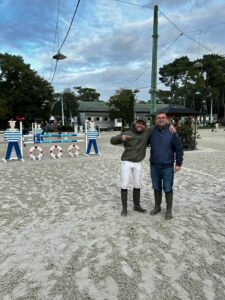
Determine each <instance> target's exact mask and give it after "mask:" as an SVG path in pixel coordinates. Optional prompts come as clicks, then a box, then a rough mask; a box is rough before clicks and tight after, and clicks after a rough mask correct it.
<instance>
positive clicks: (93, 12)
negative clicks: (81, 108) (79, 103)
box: [0, 0, 225, 100]
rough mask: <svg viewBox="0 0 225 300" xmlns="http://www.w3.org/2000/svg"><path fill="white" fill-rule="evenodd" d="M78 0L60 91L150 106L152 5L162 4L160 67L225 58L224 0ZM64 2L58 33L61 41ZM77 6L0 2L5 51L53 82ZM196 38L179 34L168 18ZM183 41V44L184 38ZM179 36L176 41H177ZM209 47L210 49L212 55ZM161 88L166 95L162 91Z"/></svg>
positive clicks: (39, 0) (45, 0)
mask: <svg viewBox="0 0 225 300" xmlns="http://www.w3.org/2000/svg"><path fill="white" fill-rule="evenodd" d="M122 2H123V0H121V2H120V0H118V1H116V0H81V3H80V6H79V9H78V13H77V15H76V17H75V21H74V23H73V26H72V29H71V31H70V34H69V36H68V39H67V40H66V43H65V44H64V46H63V48H62V50H61V52H62V53H63V54H64V55H66V56H67V59H66V60H63V61H59V64H58V68H57V72H56V75H55V78H54V81H53V86H54V88H55V90H56V91H59V92H60V91H62V90H63V89H64V88H68V87H69V88H72V87H74V86H78V85H81V86H84V87H93V88H96V89H97V90H98V91H99V92H100V93H101V99H102V100H108V99H109V97H110V95H112V94H113V93H114V92H115V90H117V89H119V88H133V89H135V88H140V90H141V92H140V94H139V96H138V97H139V99H142V100H148V99H149V94H148V91H149V88H146V87H148V86H149V85H150V73H151V72H150V68H151V52H152V22H153V21H152V19H153V6H154V4H158V5H159V9H160V11H161V12H162V13H161V12H159V54H158V56H159V61H158V66H159V67H160V66H162V65H163V64H167V63H169V62H171V61H173V60H174V59H175V58H177V57H180V56H182V55H188V56H189V57H190V58H191V59H197V58H198V57H201V56H202V55H203V54H205V53H210V50H211V51H214V52H215V53H219V54H222V55H224V54H225V51H224V48H225V1H224V0H189V1H183V0H159V1H152V0H124V2H130V3H134V4H139V5H131V4H128V3H122ZM58 3H59V18H58V34H56V38H55V32H56V18H57V7H58ZM76 3H77V0H60V1H59V2H58V0H32V1H31V0H0V28H1V30H0V52H1V53H4V52H7V53H10V54H16V55H21V56H23V58H24V60H25V62H26V63H30V64H31V67H32V68H33V69H35V70H37V71H38V73H39V74H40V75H41V76H43V77H45V78H46V79H47V80H51V77H52V73H53V69H54V62H52V59H51V57H52V55H53V54H55V53H56V52H57V49H58V44H59V45H60V44H61V43H62V40H63V38H64V37H65V34H66V31H67V29H68V26H69V24H70V21H71V18H72V15H73V12H74V9H75V6H76ZM164 15H166V16H167V17H168V18H169V19H170V20H171V21H172V22H174V24H175V25H176V26H178V28H179V29H180V30H181V31H182V32H184V33H187V34H188V35H189V36H190V37H191V38H193V39H195V40H197V41H199V40H200V42H201V44H203V45H204V46H205V48H203V47H202V46H198V45H197V44H196V43H195V42H193V40H191V39H190V38H188V37H186V36H185V35H182V36H180V32H179V31H178V30H177V29H176V28H175V26H173V25H172V24H171V23H170V22H169V21H168V20H167V19H166V18H165V16H164ZM179 36H180V37H179ZM178 37H179V38H178ZM207 48H208V49H209V50H207ZM158 88H164V87H163V85H162V84H160V83H159V84H158Z"/></svg>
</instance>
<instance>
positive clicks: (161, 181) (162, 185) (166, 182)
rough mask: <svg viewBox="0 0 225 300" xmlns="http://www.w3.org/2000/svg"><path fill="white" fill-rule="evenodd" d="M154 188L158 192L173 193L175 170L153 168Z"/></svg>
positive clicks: (170, 168)
mask: <svg viewBox="0 0 225 300" xmlns="http://www.w3.org/2000/svg"><path fill="white" fill-rule="evenodd" d="M151 179H152V188H153V190H154V191H156V192H161V191H162V190H163V191H164V192H165V193H171V192H173V179H174V168H173V167H169V168H160V167H156V166H151Z"/></svg>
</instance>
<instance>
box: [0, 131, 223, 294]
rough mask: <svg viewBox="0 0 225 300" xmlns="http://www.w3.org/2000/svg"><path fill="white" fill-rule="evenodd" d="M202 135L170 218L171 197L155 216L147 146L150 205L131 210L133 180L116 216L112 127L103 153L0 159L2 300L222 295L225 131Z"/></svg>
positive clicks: (179, 181) (189, 155)
mask: <svg viewBox="0 0 225 300" xmlns="http://www.w3.org/2000/svg"><path fill="white" fill-rule="evenodd" d="M114 134H115V133H114ZM200 134H201V137H202V138H201V139H200V140H199V145H198V146H199V150H197V151H192V152H186V153H185V163H184V166H183V169H182V171H181V172H180V173H179V174H177V175H176V178H175V201H174V202H175V203H174V219H173V220H171V221H166V220H165V219H164V214H165V203H164V205H163V209H162V213H161V214H159V215H157V216H150V215H149V210H150V207H152V206H153V192H152V190H151V182H150V178H149V162H148V158H149V150H148V154H147V158H146V159H145V161H144V163H143V167H144V174H143V189H142V204H143V206H144V207H146V208H147V209H148V213H147V214H144V215H142V214H140V213H138V212H134V211H133V210H132V199H131V192H132V185H130V189H129V197H130V200H129V215H128V216H127V218H124V217H121V216H120V210H121V205H120V183H119V170H120V155H121V153H122V147H118V146H111V145H110V143H109V139H110V137H111V136H112V133H103V134H102V136H101V138H100V140H99V146H100V149H101V152H102V154H103V156H102V157H90V158H88V157H85V156H84V155H81V156H80V157H79V158H75V159H72V158H70V157H69V156H68V154H67V153H65V155H64V156H63V157H62V159H61V160H55V161H54V160H53V159H51V158H50V157H49V155H46V156H45V157H44V158H43V160H42V161H31V160H30V159H29V157H27V158H26V161H25V162H24V163H23V162H19V161H10V162H9V163H7V164H4V163H3V162H0V176H1V186H0V299H1V300H11V299H17V300H28V299H29V300H35V299H41V300H45V299H46V300H51V299H54V300H62V299H63V300H91V299H96V300H104V299H107V300H116V299H120V300H151V299H152V300H177V299H182V300H188V299H194V300H203V299H206V300H213V299H215V300H223V299H225V131H223V130H222V129H221V130H220V131H219V132H217V133H213V132H210V131H209V130H202V131H200ZM49 147H50V146H49V145H45V146H44V148H45V149H47V148H49ZM67 147H68V145H67V146H64V147H63V148H64V149H65V150H66V148H67ZM27 148H28V147H27ZM81 150H82V151H81V153H83V149H81ZM4 151H5V149H4V147H3V146H2V145H0V157H3V155H4ZM27 152H28V149H26V153H27Z"/></svg>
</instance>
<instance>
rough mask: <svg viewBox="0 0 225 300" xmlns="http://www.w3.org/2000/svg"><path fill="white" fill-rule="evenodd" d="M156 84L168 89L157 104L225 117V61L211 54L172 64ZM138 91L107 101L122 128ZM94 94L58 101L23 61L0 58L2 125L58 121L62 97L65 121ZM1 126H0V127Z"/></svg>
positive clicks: (69, 94)
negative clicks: (19, 118) (52, 117)
mask: <svg viewBox="0 0 225 300" xmlns="http://www.w3.org/2000/svg"><path fill="white" fill-rule="evenodd" d="M159 75H160V78H159V80H160V81H161V83H162V84H164V85H165V87H166V89H164V90H163V89H159V90H158V92H157V101H158V102H161V103H162V102H163V103H168V104H181V105H185V106H187V107H192V108H194V109H196V110H199V111H201V110H202V109H203V103H205V104H204V105H205V106H206V107H207V108H208V112H209V106H210V103H211V102H210V101H211V99H212V100H213V102H212V103H213V111H214V112H215V113H218V115H219V117H224V116H225V98H224V93H225V57H224V56H220V55H216V54H210V55H204V56H203V57H202V58H201V59H199V60H197V61H196V60H193V61H191V60H190V59H189V58H188V57H187V56H183V57H180V58H177V59H175V60H174V61H173V62H171V63H169V64H166V65H164V66H163V67H161V68H160V69H159ZM138 92H139V91H138V90H132V89H120V90H118V91H116V92H115V94H114V95H113V96H111V97H110V99H109V100H108V105H109V107H110V117H112V118H122V120H123V125H125V124H131V123H132V121H133V116H134V105H135V102H137V100H136V98H137V97H136V95H137V93H138ZM100 96H101V95H100V93H99V92H97V91H96V90H95V89H94V88H88V87H81V86H76V87H74V88H73V89H65V90H64V91H63V93H62V95H61V94H60V95H59V94H57V93H55V92H54V89H53V87H52V86H51V84H50V83H49V82H48V81H47V80H46V79H44V78H42V77H41V76H40V75H38V73H37V72H36V71H34V70H32V69H31V66H30V65H29V64H26V63H25V62H24V59H23V58H22V57H21V56H16V55H10V54H8V53H5V54H1V53H0V122H1V123H2V122H3V123H4V122H6V120H8V119H10V118H15V117H16V116H18V115H21V116H23V117H24V118H25V119H26V120H27V122H32V121H33V120H34V119H42V120H48V119H49V116H50V114H56V115H60V111H61V106H60V103H59V102H56V99H59V97H63V103H64V113H65V118H66V120H69V119H70V117H71V116H76V115H77V113H78V106H79V101H101V100H100ZM0 125H1V124H0Z"/></svg>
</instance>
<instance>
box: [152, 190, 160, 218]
mask: <svg viewBox="0 0 225 300" xmlns="http://www.w3.org/2000/svg"><path fill="white" fill-rule="evenodd" d="M154 197H155V207H154V208H153V209H152V210H151V211H150V215H152V216H153V215H156V214H157V213H159V212H160V211H161V203H162V192H157V191H154Z"/></svg>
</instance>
